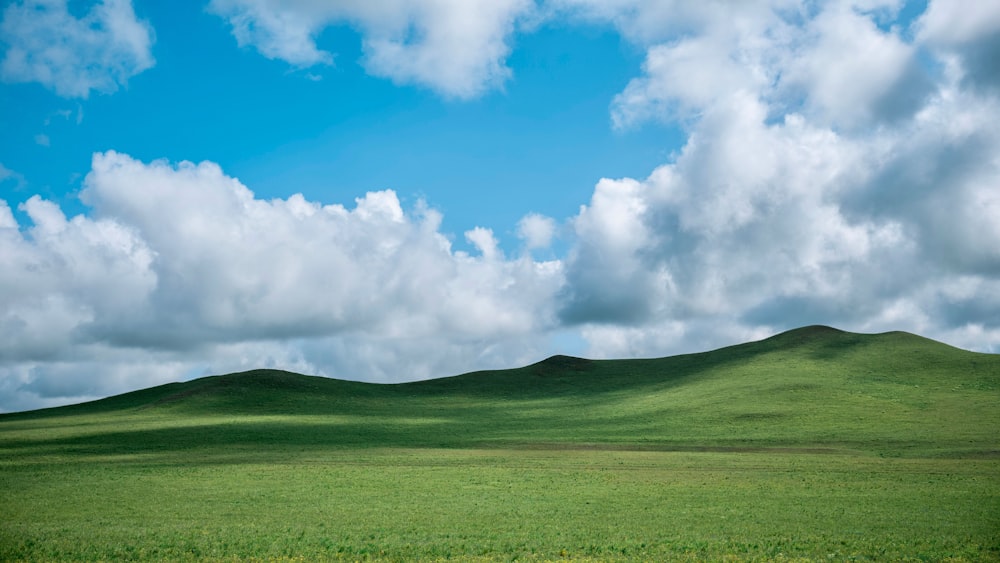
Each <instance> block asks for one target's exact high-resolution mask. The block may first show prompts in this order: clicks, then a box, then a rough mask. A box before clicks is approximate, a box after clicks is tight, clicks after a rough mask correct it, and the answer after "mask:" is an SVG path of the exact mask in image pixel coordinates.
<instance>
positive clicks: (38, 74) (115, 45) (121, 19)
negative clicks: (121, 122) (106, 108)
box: [0, 0, 155, 98]
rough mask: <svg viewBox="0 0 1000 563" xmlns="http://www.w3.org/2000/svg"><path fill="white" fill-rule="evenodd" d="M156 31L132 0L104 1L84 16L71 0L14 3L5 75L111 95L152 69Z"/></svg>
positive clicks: (0, 67)
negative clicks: (72, 6)
mask: <svg viewBox="0 0 1000 563" xmlns="http://www.w3.org/2000/svg"><path fill="white" fill-rule="evenodd" d="M153 39H154V34H153V29H152V27H150V25H149V24H148V23H146V22H144V21H141V20H139V19H137V18H136V15H135V11H134V10H133V9H132V2H131V0H103V1H102V2H100V3H98V4H96V5H94V6H93V7H91V8H90V10H89V11H88V12H87V14H86V15H85V16H83V17H81V18H77V17H74V16H73V15H72V14H70V12H69V10H68V8H67V5H66V0H23V1H21V2H14V3H11V4H10V5H9V6H7V8H6V9H5V10H4V12H3V21H2V22H0V44H3V45H4V46H5V49H4V55H3V60H2V61H0V78H3V80H4V81H6V82H38V83H40V84H41V85H42V86H44V87H46V88H48V89H50V90H52V91H54V92H55V93H56V94H57V95H59V96H63V97H67V98H87V97H88V96H89V95H90V92H91V91H97V92H104V93H110V92H114V91H115V90H117V89H118V87H119V86H123V85H125V84H126V83H127V82H128V79H129V78H131V77H133V76H135V75H137V74H139V73H140V72H142V71H144V70H147V69H149V68H152V66H153V65H154V63H155V61H154V59H153V55H152V52H151V48H152V44H153Z"/></svg>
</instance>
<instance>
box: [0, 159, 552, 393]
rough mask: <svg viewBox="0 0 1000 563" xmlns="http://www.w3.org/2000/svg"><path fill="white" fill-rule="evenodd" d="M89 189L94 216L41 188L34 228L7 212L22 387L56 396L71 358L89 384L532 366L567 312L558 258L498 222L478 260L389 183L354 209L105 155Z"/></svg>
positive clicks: (13, 332) (3, 326)
mask: <svg viewBox="0 0 1000 563" xmlns="http://www.w3.org/2000/svg"><path fill="white" fill-rule="evenodd" d="M82 198H83V199H84V200H85V201H86V202H87V203H88V204H89V205H91V206H92V208H93V211H92V214H91V216H89V217H88V216H82V215H81V216H77V217H73V218H71V219H69V218H67V217H65V215H64V214H63V212H62V211H61V209H60V208H59V207H58V206H57V205H56V204H54V203H52V202H48V201H45V200H43V199H41V198H39V197H38V196H35V197H33V198H31V199H29V200H28V201H27V202H26V203H25V204H23V205H22V206H21V209H22V211H24V212H25V213H26V214H27V215H28V217H29V218H30V220H31V222H32V225H31V227H30V228H27V229H25V230H24V231H23V232H22V231H20V230H19V229H18V228H17V224H16V222H15V221H14V219H13V217H12V215H11V213H10V209H9V206H7V205H6V203H4V204H3V205H2V206H0V224H2V225H3V227H4V228H0V334H2V336H3V337H2V338H0V373H6V374H7V376H8V377H14V375H13V374H19V375H17V377H18V378H20V379H19V381H21V384H20V386H19V387H18V389H21V391H20V393H21V394H22V395H23V394H24V393H27V394H31V393H35V394H37V395H38V397H39V398H41V397H47V396H54V395H53V394H54V393H55V390H54V389H55V388H56V387H58V386H57V385H56V384H55V383H53V382H55V381H62V380H64V379H65V378H67V377H69V375H67V374H69V373H70V372H72V369H71V368H72V366H74V365H76V366H79V367H80V370H79V373H80V377H89V376H87V375H86V374H87V373H93V372H94V371H95V370H93V369H87V366H88V365H91V366H93V365H97V364H99V363H101V362H107V363H108V365H109V366H112V368H113V366H118V368H114V369H112V368H109V369H110V371H114V370H115V369H119V368H120V370H122V373H124V372H125V371H127V369H126V368H128V367H129V366H131V367H132V368H134V367H135V366H137V365H140V364H142V363H143V362H147V361H148V362H152V361H156V362H161V361H162V362H165V363H166V364H168V365H173V366H182V367H183V368H184V369H183V370H180V368H177V369H175V370H174V373H175V377H176V376H177V375H178V374H177V371H190V370H195V369H196V368H199V366H201V368H203V371H210V372H219V371H222V370H226V369H234V368H238V367H255V366H260V365H265V366H268V365H270V366H280V367H286V368H291V369H295V368H299V369H303V370H306V371H312V372H314V373H322V374H326V375H331V376H337V377H346V378H352V379H368V380H371V379H387V380H394V381H398V380H399V379H407V378H419V377H428V376H430V375H441V374H443V373H457V372H459V371H463V370H471V369H474V368H484V367H498V366H501V365H506V364H505V363H503V361H504V359H505V358H524V359H526V360H528V359H537V354H539V353H541V352H540V346H542V343H543V342H544V339H542V340H541V341H540V340H538V336H539V335H540V334H544V333H545V331H547V330H548V329H549V328H550V327H551V326H552V325H553V323H554V319H555V314H554V310H553V299H552V295H553V294H554V293H555V292H556V291H558V288H559V287H560V286H561V283H562V270H561V266H560V264H559V263H558V262H535V261H532V260H531V259H530V258H527V257H522V258H520V259H518V260H510V261H508V260H505V259H504V257H503V254H502V252H500V251H499V249H498V248H497V245H496V241H495V240H494V238H493V235H492V233H491V232H490V231H489V230H488V229H476V230H473V231H470V233H469V235H468V236H469V239H470V240H471V241H473V242H474V243H475V244H477V245H478V247H479V249H480V252H481V254H482V255H481V256H476V257H473V256H469V255H467V254H464V253H461V252H454V251H452V249H451V245H450V243H449V241H448V239H447V238H446V237H445V236H444V235H443V234H441V233H440V232H439V230H438V227H439V225H440V221H441V217H440V215H439V214H438V213H437V212H436V211H434V210H433V209H429V208H427V207H426V206H423V205H420V206H418V207H417V208H416V209H415V210H413V211H412V212H409V213H408V212H405V211H404V210H403V209H402V208H401V207H400V204H399V201H398V199H397V198H396V195H395V194H394V193H393V192H391V191H383V192H373V193H369V194H367V195H366V196H365V197H363V198H358V199H357V200H356V204H355V206H354V207H353V209H349V208H346V207H344V206H341V205H321V204H319V203H316V202H310V201H307V200H305V198H303V197H302V196H301V195H293V196H291V197H289V198H287V199H275V200H270V201H264V200H260V199H257V198H256V197H255V196H254V194H253V193H252V192H251V191H250V190H249V189H247V188H246V187H245V186H243V185H242V184H241V183H240V182H239V181H238V180H236V179H234V178H231V177H229V176H227V175H226V174H225V173H224V172H223V171H222V170H221V169H220V168H219V167H218V166H217V165H215V164H213V163H210V162H203V163H200V164H193V163H189V162H182V163H179V164H177V165H174V164H171V163H168V162H165V161H157V162H153V163H143V162H140V161H137V160H135V159H132V158H131V157H129V156H127V155H124V154H120V153H115V152H107V153H103V154H97V155H95V157H94V161H93V167H92V171H91V172H90V174H89V175H88V176H87V178H86V180H85V189H84V191H83V193H82ZM442 343H444V344H442ZM501 349H502V350H503V353H500V351H499V350H501ZM331 351H336V354H334V353H332V352H331ZM379 351H381V352H379ZM418 351H419V354H418V353H417V352H418ZM378 354H382V355H381V356H380V357H381V358H382V359H380V360H378V361H376V362H373V363H371V365H370V366H368V367H366V366H367V365H368V364H367V362H368V360H369V359H370V358H371V357H374V356H376V355H378ZM393 358H394V359H393ZM53 366H57V367H58V366H61V367H58V369H57V368H56V367H53ZM52 370H55V371H54V372H53V371H52ZM47 373H57V375H58V376H57V375H52V376H51V377H49V376H45V377H46V378H47V379H45V380H44V382H43V381H42V379H40V378H42V374H47ZM131 382H132V380H127V381H125V380H119V379H113V380H111V379H108V380H105V379H101V378H98V380H97V381H92V382H88V383H86V384H83V383H80V384H79V385H80V386H74V385H75V384H71V383H69V382H66V386H67V387H66V388H67V389H69V391H66V393H77V392H78V393H84V392H86V393H87V394H90V393H96V394H101V393H104V394H106V393H110V392H113V391H122V390H125V389H127V388H128V384H131ZM78 387H79V388H78ZM73 390H75V391H73ZM43 391H44V393H43ZM19 397H20V398H17V399H16V401H22V402H23V401H24V400H27V399H25V397H24V396H19ZM11 401H15V399H11ZM11 404H13V403H11ZM18 404H21V403H18ZM0 408H9V405H0Z"/></svg>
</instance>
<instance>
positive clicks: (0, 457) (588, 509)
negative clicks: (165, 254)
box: [0, 327, 1000, 561]
mask: <svg viewBox="0 0 1000 563" xmlns="http://www.w3.org/2000/svg"><path fill="white" fill-rule="evenodd" d="M998 435H1000V356H996V355H988V354H976V353H972V352H967V351H962V350H958V349H955V348H951V347H948V346H946V345H943V344H940V343H937V342H933V341H929V340H926V339H923V338H920V337H916V336H913V335H909V334H905V333H888V334H882V335H859V334H851V333H844V332H840V331H835V330H833V329H828V328H824V327H808V328H805V329H800V330H797V331H792V332H789V333H785V334H782V335H778V336H776V337H773V338H771V339H768V340H764V341H761V342H755V343H749V344H744V345H740V346H734V347H730V348H724V349H721V350H716V351H713V352H708V353H704V354H692V355H685V356H675V357H671V358H663V359H655V360H617V361H589V360H582V359H578V358H566V357H555V358H550V359H549V360H546V361H544V362H540V363H539V364H535V365H533V366H528V367H525V368H521V369H516V370H506V371H495V372H480V373H473V374H467V375H463V376H458V377H452V378H444V379H437V380H432V381H425V382H419V383H410V384H403V385H372V384H362V383H351V382H344V381H337V380H330V379H323V378H315V377H308V376H302V375H297V374H290V373H286V372H278V371H253V372H246V373H242V374H232V375H226V376H218V377H210V378H204V379H199V380H196V381H191V382H186V383H176V384H171V385H166V386H162V387H157V388H152V389H147V390H143V391H138V392H135V393H129V394H125V395H120V396H117V397H111V398H108V399H105V400H102V401H96V402H92V403H86V404H81V405H74V406H71V407H63V408H59V409H48V410H42V411H33V412H28V413H15V414H8V415H0V560H5V561H6V560H123V559H153V560H205V559H208V560H246V559H258V560H282V559H296V558H303V559H306V560H366V559H373V560H443V559H463V560H483V561H487V560H514V559H517V560H528V561H534V560H562V559H575V560H615V559H623V560H704V559H709V560H724V559H734V560H782V559H789V560H793V559H805V560H817V561H819V560H823V561H827V560H935V561H937V560H945V559H949V558H951V559H953V560H967V561H981V560H1000V437H998Z"/></svg>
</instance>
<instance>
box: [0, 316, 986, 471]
mask: <svg viewBox="0 0 1000 563" xmlns="http://www.w3.org/2000/svg"><path fill="white" fill-rule="evenodd" d="M43 419H44V420H45V425H46V426H50V425H52V424H58V423H59V422H57V421H58V420H60V419H62V420H64V421H65V424H67V425H74V424H80V423H81V421H84V420H90V421H92V422H93V424H94V426H93V427H92V428H91V431H89V432H87V433H86V434H85V435H76V436H74V437H71V438H69V437H68V438H67V440H69V441H71V442H72V444H75V445H78V446H81V447H86V448H87V449H90V450H92V451H95V452H104V453H109V454H111V453H114V452H116V451H135V450H136V449H142V448H147V449H148V448H153V449H157V448H168V449H169V448H171V447H184V448H190V449H193V450H203V451H206V452H207V451H208V450H209V449H210V448H212V447H215V446H219V445H232V444H242V443H254V444H258V445H260V444H270V445H273V446H274V447H276V448H279V449H280V448H315V447H352V446H364V447H379V446H408V447H440V446H445V447H487V448H488V447H524V448H532V447H539V446H542V445H544V446H545V447H551V446H553V445H556V444H559V445H561V446H560V447H568V448H575V447H587V448H612V449H615V448H621V449H651V450H685V449H713V448H715V449H718V448H722V449H725V448H739V449H747V448H750V449H753V448H758V449H759V448H764V449H767V448H805V449H812V450H824V449H825V450H857V451H869V452H873V453H874V452H877V453H881V454H893V455H896V454H901V455H909V454H913V455H962V456H992V455H996V454H997V451H998V450H1000V443H998V440H997V438H996V436H997V430H998V429H1000V356H997V355H990V354H979V353H973V352H968V351H964V350H959V349H956V348H952V347H950V346H947V345H944V344H941V343H938V342H935V341H931V340H928V339H925V338H921V337H918V336H915V335H911V334H907V333H901V332H893V333H885V334H877V335H862V334H854V333H848V332H843V331H839V330H836V329H832V328H828V327H818V326H815V327H806V328H802V329H797V330H793V331H789V332H786V333H782V334H779V335H776V336H774V337H771V338H768V339H766V340H762V341H759V342H751V343H746V344H741V345H737V346H731V347H727V348H722V349H719V350H715V351H711V352H704V353H699V354H689V355H681V356H673V357H667V358H660V359H643V360H586V359H581V358H570V357H565V356H555V357H552V358H549V359H546V360H544V361H541V362H539V363H536V364H533V365H530V366H526V367H523V368H518V369H511V370H499V371H484V372H475V373H469V374H465V375H460V376H455V377H448V378H441V379H434V380H428V381H421V382H414V383H406V384H397V385H384V384H366V383H357V382H347V381H339V380H334V379H327V378H320V377H310V376H305V375H299V374H293V373H288V372H282V371H274V370H255V371H249V372H244V373H236V374H229V375H223V376H213V377H206V378H202V379H197V380H194V381H189V382H185V383H173V384H168V385H163V386H159V387H154V388H150V389H145V390H141V391H136V392H133V393H126V394H124V395H119V396H115V397H110V398H108V399H104V400H100V401H95V402H91V403H84V404H80V405H73V406H68V407H60V408H56V409H46V410H42V411H33V412H27V413H15V414H8V415H0V430H3V429H12V428H15V427H17V428H24V429H27V428H30V427H31V426H33V424H32V422H40V421H41V420H43ZM54 419H55V420H54ZM170 420H173V421H175V422H176V424H175V423H173V422H168V421H170ZM22 424H23V426H22ZM105 425H107V427H108V432H102V431H98V430H99V429H100V428H102V427H103V426H105ZM112 427H113V428H114V430H113V431H112V430H111V428H112ZM122 427H128V428H130V430H127V431H123V430H120V429H121V428H122ZM193 437H194V438H196V439H192V438H193ZM3 440H4V438H3V434H0V445H3ZM50 445H53V446H54V445H56V444H50Z"/></svg>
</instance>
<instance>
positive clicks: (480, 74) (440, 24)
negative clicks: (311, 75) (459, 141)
mask: <svg viewBox="0 0 1000 563" xmlns="http://www.w3.org/2000/svg"><path fill="white" fill-rule="evenodd" d="M533 8H534V3H533V2H532V1H531V0H419V1H402V0H378V1H369V2H356V1H351V0H341V1H337V2H292V3H289V2H277V1H273V0H212V2H211V3H210V4H209V10H210V11H212V12H213V13H215V14H217V15H219V16H222V17H224V18H226V20H227V21H228V22H229V24H230V25H231V26H232V28H233V35H234V36H235V37H236V40H237V42H238V43H239V45H241V46H253V47H254V48H256V49H257V50H258V51H259V52H260V53H261V54H263V55H264V56H266V57H268V58H271V59H280V60H284V61H286V62H288V63H289V64H292V65H294V66H297V67H303V68H305V67H311V66H314V65H318V64H332V63H333V61H334V56H335V55H334V54H333V53H330V52H327V51H324V50H322V49H320V48H319V47H318V46H317V44H316V38H317V36H318V35H319V34H320V33H321V32H322V31H323V30H324V29H325V28H327V27H329V26H332V25H335V24H339V23H347V24H350V25H352V26H354V27H355V28H356V29H358V30H359V31H360V32H361V34H362V36H363V50H364V60H363V64H364V66H365V68H366V69H367V70H368V72H369V73H371V74H373V75H376V76H382V77H386V78H389V79H391V80H393V81H394V82H397V83H400V84H417V85H422V86H427V87H430V88H432V89H434V90H436V91H438V92H440V93H442V94H444V95H446V96H452V97H457V98H471V97H475V96H477V95H480V94H481V93H483V92H484V91H486V90H488V89H491V88H496V87H499V86H501V85H502V84H503V83H504V81H505V80H506V79H507V78H508V77H509V75H510V69H509V68H507V66H506V65H505V64H504V60H505V59H506V57H507V55H508V54H509V52H510V46H509V44H508V42H509V37H510V35H511V34H512V33H513V31H514V28H515V25H516V23H517V21H518V20H519V19H522V18H525V17H527V16H528V14H529V13H530V12H531V11H532V10H533Z"/></svg>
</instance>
